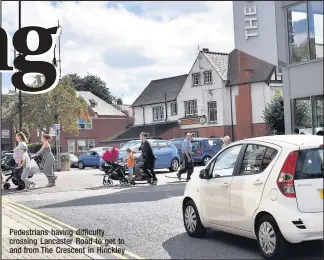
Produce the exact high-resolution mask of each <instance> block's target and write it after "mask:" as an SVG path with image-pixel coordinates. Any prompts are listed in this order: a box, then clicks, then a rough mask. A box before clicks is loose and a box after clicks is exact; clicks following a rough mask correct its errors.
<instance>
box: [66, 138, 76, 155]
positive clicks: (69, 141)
mask: <svg viewBox="0 0 324 260" xmlns="http://www.w3.org/2000/svg"><path fill="white" fill-rule="evenodd" d="M70 142H73V152H71V151H70ZM75 143H76V142H75V140H68V153H73V154H74V153H75V148H76V146H75Z"/></svg>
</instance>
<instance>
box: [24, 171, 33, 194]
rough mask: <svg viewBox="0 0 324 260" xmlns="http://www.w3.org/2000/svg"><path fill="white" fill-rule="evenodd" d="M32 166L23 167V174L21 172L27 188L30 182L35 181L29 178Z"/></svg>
mask: <svg viewBox="0 0 324 260" xmlns="http://www.w3.org/2000/svg"><path fill="white" fill-rule="evenodd" d="M30 171H31V168H30V167H26V168H24V169H23V171H22V174H21V180H22V181H23V182H24V183H25V188H26V189H28V188H29V184H31V183H33V182H32V181H30V180H28V174H29V173H30Z"/></svg>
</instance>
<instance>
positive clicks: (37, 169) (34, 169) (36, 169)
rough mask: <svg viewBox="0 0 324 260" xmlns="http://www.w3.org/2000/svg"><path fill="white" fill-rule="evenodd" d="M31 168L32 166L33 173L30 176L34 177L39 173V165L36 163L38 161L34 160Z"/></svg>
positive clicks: (31, 162)
mask: <svg viewBox="0 0 324 260" xmlns="http://www.w3.org/2000/svg"><path fill="white" fill-rule="evenodd" d="M30 166H31V171H30V173H29V175H33V174H34V173H38V172H39V167H38V164H37V163H36V161H35V160H34V159H32V160H31V161H30Z"/></svg>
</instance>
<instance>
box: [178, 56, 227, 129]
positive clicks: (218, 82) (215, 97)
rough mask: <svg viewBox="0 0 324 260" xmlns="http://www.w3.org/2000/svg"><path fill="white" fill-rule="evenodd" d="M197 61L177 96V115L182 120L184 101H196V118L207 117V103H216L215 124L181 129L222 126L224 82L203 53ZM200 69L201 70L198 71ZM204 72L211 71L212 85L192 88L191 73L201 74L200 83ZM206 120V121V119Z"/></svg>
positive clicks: (188, 126) (189, 126)
mask: <svg viewBox="0 0 324 260" xmlns="http://www.w3.org/2000/svg"><path fill="white" fill-rule="evenodd" d="M199 57H201V58H199ZM199 57H198V59H197V60H196V61H195V63H194V65H193V67H192V69H191V71H190V72H189V75H188V78H187V79H186V81H185V83H184V85H183V87H182V89H181V91H180V93H179V95H178V98H177V100H178V114H179V117H180V118H182V117H184V116H185V105H184V102H185V101H189V100H195V99H196V100H197V108H198V116H203V115H206V116H208V107H207V102H210V101H217V123H211V124H209V123H206V124H204V125H201V124H197V125H186V126H181V128H183V129H186V128H196V127H209V126H217V125H223V124H224V106H223V98H224V88H225V82H224V81H223V80H222V78H221V77H220V76H219V75H218V73H217V72H216V71H215V69H214V67H213V66H212V65H211V64H210V62H209V61H208V60H207V59H206V57H205V56H204V54H203V53H200V55H199ZM199 67H202V68H203V69H200V68H199ZM205 70H212V80H213V83H212V84H208V85H200V86H192V73H198V72H200V73H201V81H203V78H202V77H203V72H204V71H205ZM207 120H208V119H207Z"/></svg>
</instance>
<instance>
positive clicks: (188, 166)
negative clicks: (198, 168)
mask: <svg viewBox="0 0 324 260" xmlns="http://www.w3.org/2000/svg"><path fill="white" fill-rule="evenodd" d="M191 140H192V134H191V133H187V134H186V138H185V139H184V140H183V143H182V153H183V155H184V165H183V166H182V167H180V169H179V171H178V173H177V177H178V179H179V180H181V174H183V173H185V172H187V181H189V180H190V177H191V175H192V173H193V170H194V164H193V160H192V155H191V153H192V144H191Z"/></svg>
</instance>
